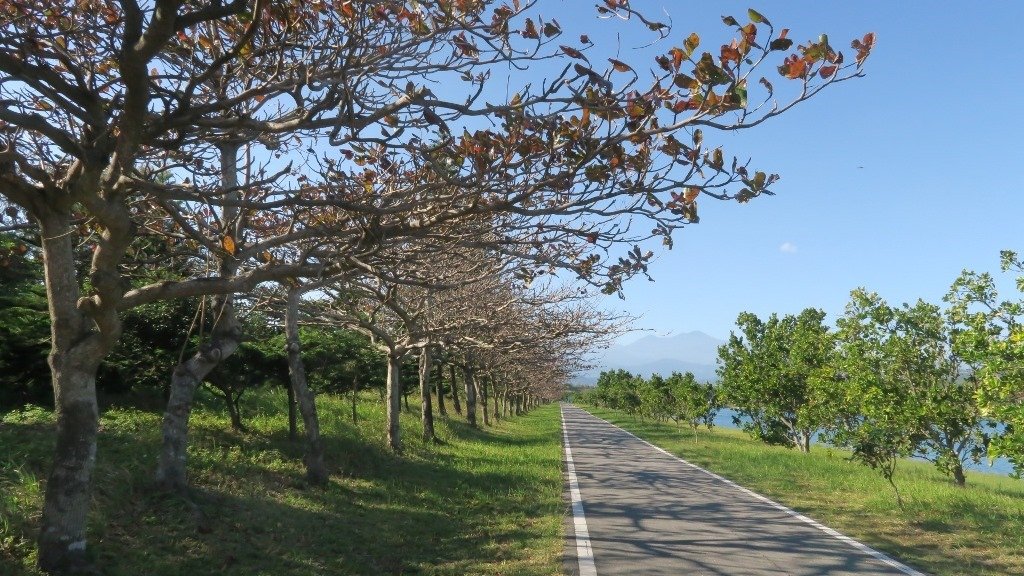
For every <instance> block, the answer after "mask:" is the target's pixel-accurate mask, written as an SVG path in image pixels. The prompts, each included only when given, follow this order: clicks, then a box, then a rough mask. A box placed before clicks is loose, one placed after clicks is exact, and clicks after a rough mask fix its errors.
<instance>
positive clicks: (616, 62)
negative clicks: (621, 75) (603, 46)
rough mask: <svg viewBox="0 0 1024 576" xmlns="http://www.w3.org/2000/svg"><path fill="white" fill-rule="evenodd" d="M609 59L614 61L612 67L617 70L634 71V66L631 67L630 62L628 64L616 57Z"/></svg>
mask: <svg viewBox="0 0 1024 576" xmlns="http://www.w3.org/2000/svg"><path fill="white" fill-rule="evenodd" d="M608 61H609V62H611V63H612V68H614V69H615V71H616V72H632V71H633V68H631V67H630V66H629V64H626V63H625V62H623V61H621V60H616V59H615V58H609V59H608Z"/></svg>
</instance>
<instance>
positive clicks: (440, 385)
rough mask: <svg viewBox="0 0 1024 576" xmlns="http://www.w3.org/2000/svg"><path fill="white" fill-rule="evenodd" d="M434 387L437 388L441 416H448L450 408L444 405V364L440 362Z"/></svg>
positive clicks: (438, 409)
mask: <svg viewBox="0 0 1024 576" xmlns="http://www.w3.org/2000/svg"><path fill="white" fill-rule="evenodd" d="M434 389H435V390H437V412H438V414H440V415H441V416H447V415H448V410H447V409H446V408H445V406H444V365H443V364H442V363H440V362H438V363H437V375H436V378H435V380H434Z"/></svg>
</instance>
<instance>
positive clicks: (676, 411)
mask: <svg viewBox="0 0 1024 576" xmlns="http://www.w3.org/2000/svg"><path fill="white" fill-rule="evenodd" d="M666 383H667V385H668V389H669V390H670V391H671V397H672V401H673V402H672V406H671V408H670V409H671V411H672V418H673V420H675V421H677V422H679V421H683V422H686V423H687V424H688V425H689V426H690V429H691V430H693V437H694V439H696V438H697V429H698V428H699V427H700V426H701V425H702V424H703V425H704V426H706V427H707V428H708V429H709V430H710V429H711V427H712V426H714V420H715V415H716V414H718V401H717V394H716V392H715V387H714V386H713V385H712V384H710V383H700V382H697V379H696V378H695V377H694V376H693V373H692V372H687V373H685V374H680V373H679V372H673V373H672V375H671V376H669V377H668V379H667V380H666Z"/></svg>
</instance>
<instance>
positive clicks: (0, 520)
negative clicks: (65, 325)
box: [0, 391, 563, 576]
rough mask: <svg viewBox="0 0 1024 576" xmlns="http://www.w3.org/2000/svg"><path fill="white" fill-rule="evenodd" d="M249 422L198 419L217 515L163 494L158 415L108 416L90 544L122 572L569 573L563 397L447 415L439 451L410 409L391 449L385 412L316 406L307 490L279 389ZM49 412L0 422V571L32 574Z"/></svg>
mask: <svg viewBox="0 0 1024 576" xmlns="http://www.w3.org/2000/svg"><path fill="white" fill-rule="evenodd" d="M245 400H246V403H245V405H244V407H245V408H246V409H247V411H248V418H247V419H246V424H247V425H248V427H249V429H250V431H249V432H248V433H244V434H243V433H238V432H234V431H231V430H230V427H229V425H228V420H227V418H226V414H225V413H224V412H223V411H222V410H221V409H220V405H219V404H217V403H216V402H215V401H212V400H211V399H210V398H203V399H202V400H201V401H200V402H199V403H198V405H197V409H196V410H195V411H194V412H193V415H192V432H191V436H190V440H191V446H190V453H189V455H190V460H189V473H190V481H191V482H192V484H193V486H194V487H195V491H194V494H193V499H194V500H195V501H196V502H197V503H198V504H199V506H200V507H201V509H202V510H203V512H204V513H205V515H206V516H207V518H208V521H207V522H205V523H199V524H197V522H196V520H195V517H194V516H193V514H192V513H191V511H190V509H189V507H188V505H187V504H186V503H185V502H183V501H182V500H181V499H179V498H177V497H174V496H170V495H168V494H166V493H161V492H157V491H154V490H153V488H152V485H151V476H152V471H153V467H154V465H155V458H156V453H157V448H158V446H159V430H160V414H159V413H157V412H153V411H141V410H138V409H133V408H111V409H108V410H106V411H105V412H104V414H103V415H102V417H101V432H100V440H99V458H98V464H97V467H96V472H95V489H94V493H93V499H94V503H93V511H92V515H91V518H90V536H89V537H90V553H91V554H92V555H93V556H94V558H95V560H96V562H97V564H98V565H99V566H100V567H102V569H103V573H104V574H106V575H108V576H119V575H124V576H128V575H136V574H147V575H153V576H158V575H177V574H189V575H193V574H194V575H202V574H217V575H221V574H223V575H247V576H248V575H274V576H278V575H313V574H374V575H377V574H381V575H385V574H423V575H442V574H453V575H454V574H459V575H462V574H501V575H524V576H525V575H552V574H559V573H560V572H561V553H562V524H561V522H562V512H563V505H562V504H561V490H562V478H561V472H560V465H561V451H560V436H559V412H558V407H557V406H555V405H551V406H545V407H542V408H539V409H537V410H535V411H533V412H532V413H530V414H528V415H525V416H520V417H516V418H514V419H511V420H503V421H501V422H500V423H499V424H498V425H496V426H494V427H492V428H488V429H485V430H475V429H472V428H469V427H468V426H466V425H465V424H463V423H462V422H461V421H457V420H456V419H455V417H454V416H453V417H452V419H450V420H449V419H444V418H438V420H437V433H438V436H439V437H440V438H441V440H442V441H443V443H442V444H440V445H434V444H426V443H424V442H422V441H421V440H420V439H419V437H418V434H419V429H420V427H419V423H418V421H417V418H416V414H413V413H405V414H403V420H402V426H403V433H404V434H405V436H404V444H405V450H404V452H403V454H402V455H401V456H395V455H393V454H391V453H389V452H388V451H387V450H386V448H385V446H386V443H385V440H384V437H383V431H384V414H383V407H382V406H381V403H380V402H379V400H378V399H377V398H376V397H373V398H371V397H370V396H366V397H364V398H363V399H362V402H361V403H360V405H359V415H360V422H359V424H358V425H353V424H352V423H351V420H350V419H349V414H350V413H349V405H348V404H347V400H346V399H344V398H335V397H331V396H322V397H320V398H319V399H318V400H319V402H318V404H319V408H320V414H321V427H322V430H323V433H324V436H325V441H326V449H327V457H328V465H329V467H330V468H331V480H330V483H329V485H328V486H327V487H326V488H312V487H308V486H306V484H305V482H304V480H303V474H304V471H303V468H302V465H301V456H302V447H301V443H298V442H290V441H289V440H288V437H287V430H286V418H285V416H284V414H283V410H282V409H283V408H284V407H285V406H286V398H285V395H284V393H283V392H280V391H260V392H256V393H252V394H251V395H247V396H246V399H245ZM52 445H53V431H52V415H51V414H50V413H49V412H47V411H44V410H41V409H34V410H30V411H28V412H24V413H11V414H8V415H6V416H4V419H3V420H2V423H0V573H3V574H5V575H11V576H29V575H32V576H34V575H36V574H38V572H37V571H36V570H35V569H34V568H33V564H34V560H35V557H34V554H35V552H34V543H33V541H34V539H35V536H36V533H37V530H38V521H39V511H40V509H41V504H42V490H43V486H42V484H43V482H42V480H44V479H45V476H46V470H47V462H48V459H49V458H50V455H51V450H52Z"/></svg>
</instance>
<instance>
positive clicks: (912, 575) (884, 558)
mask: <svg viewBox="0 0 1024 576" xmlns="http://www.w3.org/2000/svg"><path fill="white" fill-rule="evenodd" d="M574 408H576V409H577V410H580V411H582V412H585V413H587V414H589V415H590V416H591V417H593V418H597V419H598V420H600V421H602V422H604V423H605V424H608V425H609V426H612V427H614V428H618V429H619V430H622V431H623V432H625V433H626V434H629V435H630V436H632V437H633V438H636V439H637V440H639V441H641V442H643V443H644V444H647V445H648V446H650V447H651V448H654V449H655V450H657V451H658V452H661V453H662V454H664V455H666V456H668V457H669V458H674V459H676V460H678V461H680V462H682V463H683V464H685V465H687V466H689V467H690V468H694V469H696V470H700V471H701V472H703V473H705V474H707V475H708V476H711V477H712V478H714V479H716V480H720V481H722V482H724V483H726V484H728V485H729V486H732V487H733V488H736V489H737V490H739V491H740V492H743V493H744V494H747V495H748V496H752V497H753V498H756V499H758V500H760V501H762V502H764V503H765V504H768V505H769V506H772V507H773V508H776V509H778V510H781V511H783V512H785V513H786V514H789V515H790V516H792V517H794V518H796V519H797V520H800V521H801V522H804V523H806V524H809V525H811V526H813V527H815V528H817V529H818V530H821V531H822V532H824V533H825V534H828V535H829V536H831V537H833V538H835V539H836V540H839V541H840V542H843V543H845V544H847V545H849V546H851V547H853V548H856V549H857V550H860V551H861V552H864V553H865V554H867V555H869V556H872V557H874V558H875V559H877V560H879V561H881V562H884V563H886V564H888V565H889V566H892V567H893V568H895V569H897V570H899V571H900V572H903V573H904V574H906V575H907V576H928V575H927V574H925V573H924V572H919V571H917V570H914V569H913V568H911V567H910V566H907V565H906V564H904V563H902V562H900V561H899V560H896V559H895V558H892V557H891V556H889V555H887V554H885V553H883V552H879V551H878V550H875V549H874V548H872V547H870V546H868V545H866V544H863V543H861V542H858V541H856V540H854V539H853V538H850V537H849V536H846V535H845V534H842V533H840V532H838V531H836V530H833V529H832V528H829V527H828V526H825V525H824V524H819V523H818V522H817V521H815V520H812V519H810V518H808V517H807V516H804V515H803V514H801V513H799V512H797V511H796V510H792V509H790V508H787V507H785V506H783V505H782V504H779V503H778V502H776V501H774V500H772V499H771V498H768V497H766V496H762V495H760V494H758V493H757V492H754V491H752V490H749V489H747V488H744V487H743V486H740V485H739V484H737V483H735V482H733V481H732V480H729V479H728V478H723V477H721V476H719V475H718V474H715V473H714V472H711V471H709V470H705V469H703V468H701V467H700V466H697V465H696V464H693V463H690V462H687V461H686V460H683V459H682V458H680V457H679V456H676V455H675V454H672V453H670V452H669V451H667V450H665V449H664V448H661V447H659V446H655V445H654V444H651V443H650V442H648V441H647V440H644V439H643V438H641V437H639V436H637V435H636V434H633V433H632V432H630V431H629V430H626V429H625V428H619V427H618V426H616V425H615V424H612V423H611V422H609V421H607V420H605V419H604V418H601V417H600V416H594V415H593V414H590V412H587V411H586V410H583V409H582V408H579V407H576V406H574ZM562 422H563V424H562V430H563V431H564V430H565V424H564V423H565V409H564V408H563V409H562ZM566 442H567V443H566V447H568V437H566Z"/></svg>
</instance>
